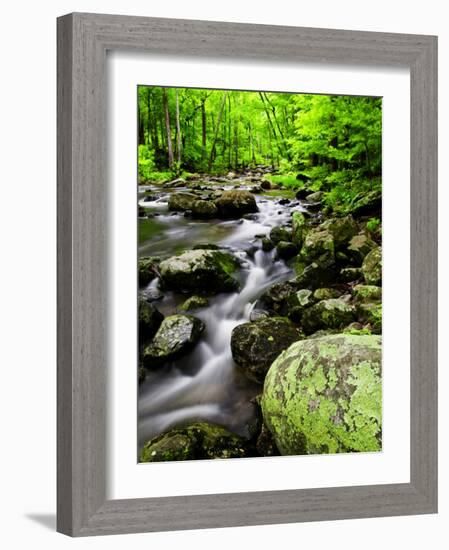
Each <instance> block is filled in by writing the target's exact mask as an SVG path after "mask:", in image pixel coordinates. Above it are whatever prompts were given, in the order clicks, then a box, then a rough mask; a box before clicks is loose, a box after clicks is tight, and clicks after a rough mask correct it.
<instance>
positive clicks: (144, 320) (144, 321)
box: [139, 298, 164, 342]
mask: <svg viewBox="0 0 449 550" xmlns="http://www.w3.org/2000/svg"><path fill="white" fill-rule="evenodd" d="M163 319H164V316H163V315H162V313H161V312H160V311H159V310H157V309H156V308H155V307H154V306H153V305H152V304H151V303H149V302H147V301H146V300H145V299H143V298H139V340H140V342H145V341H147V340H150V339H151V338H153V336H154V335H155V334H156V332H157V331H158V329H159V327H160V326H161V323H162V321H163Z"/></svg>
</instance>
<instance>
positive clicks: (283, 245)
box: [276, 241, 298, 260]
mask: <svg viewBox="0 0 449 550" xmlns="http://www.w3.org/2000/svg"><path fill="white" fill-rule="evenodd" d="M276 252H277V256H278V258H281V259H282V260H289V259H290V258H293V256H296V254H297V253H298V247H297V246H296V245H295V244H293V243H290V242H287V241H279V242H278V244H277V245H276Z"/></svg>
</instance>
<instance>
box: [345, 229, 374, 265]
mask: <svg viewBox="0 0 449 550" xmlns="http://www.w3.org/2000/svg"><path fill="white" fill-rule="evenodd" d="M376 246H377V245H376V243H375V242H374V241H373V240H372V239H370V237H368V235H366V234H365V233H360V234H358V235H355V236H354V237H352V239H351V240H350V241H349V245H348V249H347V253H348V255H349V257H350V258H351V259H352V260H353V261H354V262H355V263H356V264H357V265H361V264H362V262H363V260H364V259H365V256H366V255H367V254H368V252H370V251H371V250H373V248H375V247H376Z"/></svg>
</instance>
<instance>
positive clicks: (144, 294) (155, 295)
mask: <svg viewBox="0 0 449 550" xmlns="http://www.w3.org/2000/svg"><path fill="white" fill-rule="evenodd" d="M139 296H140V297H141V298H143V299H144V300H146V301H147V302H157V301H158V300H160V299H161V298H162V297H163V296H164V295H163V294H162V292H161V291H160V290H159V289H158V288H157V287H154V286H151V285H150V286H148V287H147V288H144V289H142V290H139Z"/></svg>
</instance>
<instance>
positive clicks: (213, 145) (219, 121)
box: [208, 93, 228, 171]
mask: <svg viewBox="0 0 449 550" xmlns="http://www.w3.org/2000/svg"><path fill="white" fill-rule="evenodd" d="M227 96H228V94H227V93H224V94H223V99H222V100H221V105H220V112H219V113H218V118H217V124H216V126H215V132H214V139H213V141H212V147H211V150H210V155H209V165H208V171H210V170H211V168H212V163H213V162H214V157H215V146H216V144H217V137H218V132H219V130H220V123H221V117H222V116H223V110H224V106H225V103H226V98H227Z"/></svg>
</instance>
